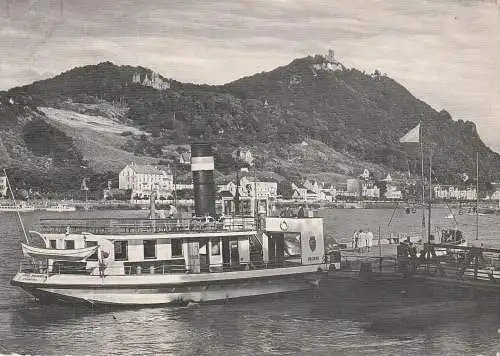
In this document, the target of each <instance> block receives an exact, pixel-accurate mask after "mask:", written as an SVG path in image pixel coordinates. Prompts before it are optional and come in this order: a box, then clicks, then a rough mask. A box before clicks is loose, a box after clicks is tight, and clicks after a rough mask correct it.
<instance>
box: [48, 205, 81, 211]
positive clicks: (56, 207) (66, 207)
mask: <svg viewBox="0 0 500 356" xmlns="http://www.w3.org/2000/svg"><path fill="white" fill-rule="evenodd" d="M45 210H46V211H50V212H57V213H62V212H69V211H76V207H75V206H72V205H66V204H57V205H53V206H49V207H47V208H45Z"/></svg>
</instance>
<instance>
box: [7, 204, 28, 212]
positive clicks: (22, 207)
mask: <svg viewBox="0 0 500 356" xmlns="http://www.w3.org/2000/svg"><path fill="white" fill-rule="evenodd" d="M0 211H19V212H27V211H35V207H34V206H32V205H28V204H25V203H21V204H13V203H6V204H0Z"/></svg>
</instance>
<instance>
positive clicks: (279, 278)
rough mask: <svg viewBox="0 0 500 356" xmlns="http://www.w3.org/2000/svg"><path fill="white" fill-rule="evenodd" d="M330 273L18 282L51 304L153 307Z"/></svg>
mask: <svg viewBox="0 0 500 356" xmlns="http://www.w3.org/2000/svg"><path fill="white" fill-rule="evenodd" d="M324 274H325V272H323V271H318V266H317V265H316V266H300V267H288V268H274V269H267V270H253V271H252V270H251V271H237V272H224V273H200V274H196V275H195V274H193V275H190V274H187V275H141V276H105V277H99V276H74V275H53V276H46V275H43V274H33V273H18V274H17V275H16V276H15V277H14V279H13V280H12V284H13V285H17V286H20V287H22V288H23V289H25V290H26V291H27V292H29V293H30V294H32V295H33V296H35V297H36V298H38V299H39V300H41V301H45V302H52V301H65V302H81V303H86V304H91V305H122V306H147V305H149V306H153V305H163V304H171V303H188V302H196V303H201V302H208V301H217V300H228V299H234V298H242V297H252V296H258V295H266V294H276V293H285V292H291V291H299V290H305V289H311V288H314V287H317V286H318V285H319V281H320V280H321V278H322V277H323V275H324Z"/></svg>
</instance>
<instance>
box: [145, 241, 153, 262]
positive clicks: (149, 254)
mask: <svg viewBox="0 0 500 356" xmlns="http://www.w3.org/2000/svg"><path fill="white" fill-rule="evenodd" d="M143 245H144V259H148V258H156V240H144V241H143Z"/></svg>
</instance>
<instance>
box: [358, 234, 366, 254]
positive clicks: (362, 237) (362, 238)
mask: <svg viewBox="0 0 500 356" xmlns="http://www.w3.org/2000/svg"><path fill="white" fill-rule="evenodd" d="M358 246H359V248H360V249H361V250H363V247H365V246H366V234H365V232H364V231H363V230H359V244H358Z"/></svg>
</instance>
